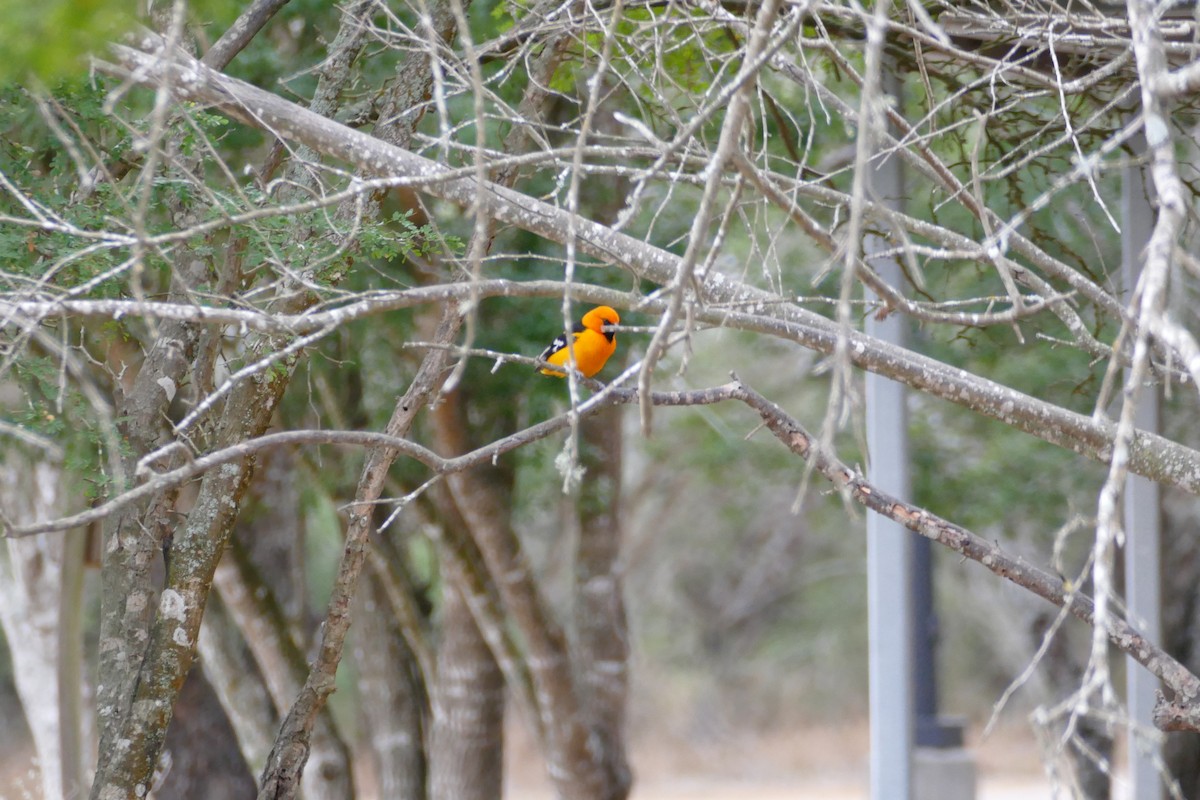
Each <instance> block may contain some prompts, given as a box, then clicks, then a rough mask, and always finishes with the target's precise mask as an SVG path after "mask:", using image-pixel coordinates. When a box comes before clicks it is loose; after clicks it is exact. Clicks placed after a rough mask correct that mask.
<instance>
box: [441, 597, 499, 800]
mask: <svg viewBox="0 0 1200 800" xmlns="http://www.w3.org/2000/svg"><path fill="white" fill-rule="evenodd" d="M443 587H444V588H443V592H442V610H441V629H442V639H441V646H440V647H439V648H438V652H437V662H438V670H437V673H438V678H437V683H436V686H435V689H434V693H433V733H432V742H431V746H430V792H429V796H430V798H431V800H494V799H495V798H497V797H500V796H501V795H502V794H503V778H504V676H503V673H501V671H500V668H499V667H498V666H497V665H496V659H495V657H494V656H493V655H492V652H491V650H490V649H489V648H488V645H487V642H486V641H485V640H484V638H483V636H482V635H480V633H479V627H478V626H477V625H476V624H475V619H474V617H472V615H471V609H470V607H469V606H468V604H467V602H466V600H465V599H464V598H463V596H462V593H461V591H460V590H459V589H458V587H457V586H455V585H454V584H453V582H451V581H445V582H443Z"/></svg>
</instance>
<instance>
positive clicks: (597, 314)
mask: <svg viewBox="0 0 1200 800" xmlns="http://www.w3.org/2000/svg"><path fill="white" fill-rule="evenodd" d="M620 322H621V318H620V317H619V316H618V315H617V312H616V311H614V310H612V309H611V308H609V307H608V306H596V307H595V308H593V309H592V310H591V311H589V312H587V313H586V314H584V315H583V319H582V320H580V321H579V322H577V323H575V328H574V330H573V331H572V333H571V335H572V336H573V337H574V342H573V343H572V344H571V347H570V348H568V347H567V337H566V336H562V335H559V336H558V337H557V338H556V339H555V340H554V341H553V342H551V343H550V346H549V347H547V348H546V349H545V350H543V351H542V355H541V356H540V358H541V359H542V360H543V361H549V362H550V363H551V364H554V365H555V366H559V367H561V366H567V365H569V364H570V362H571V356H570V352H571V351H574V353H575V368H576V369H578V370H579V371H580V372H582V373H583V374H584V375H585V376H587V377H589V378H590V377H592V376H593V375H595V374H596V373H597V372H599V371H600V370H602V369H604V364H605V363H606V362H607V361H608V357H609V356H611V355H612V354H613V353H614V352H616V350H617V333H616V331H606V330H605V329H604V326H605V325H618V324H620ZM537 369H538V372H540V373H542V374H543V375H553V376H554V377H556V378H565V377H566V376H567V373H566V372H562V371H559V370H556V369H550V368H548V367H538V368H537Z"/></svg>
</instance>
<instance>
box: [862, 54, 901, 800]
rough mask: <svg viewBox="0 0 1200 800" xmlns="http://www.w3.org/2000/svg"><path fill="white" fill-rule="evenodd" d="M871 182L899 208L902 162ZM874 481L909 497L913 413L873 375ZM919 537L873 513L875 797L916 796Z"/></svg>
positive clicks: (870, 320) (875, 245) (888, 273)
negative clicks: (912, 589)
mask: <svg viewBox="0 0 1200 800" xmlns="http://www.w3.org/2000/svg"><path fill="white" fill-rule="evenodd" d="M883 80H884V82H883V86H884V90H885V91H886V92H887V93H888V94H890V95H892V96H893V97H899V88H900V82H899V80H897V79H896V77H895V74H894V73H892V72H891V71H890V70H885V73H884V78H883ZM871 178H872V179H871V185H872V188H873V189H874V195H875V196H876V197H877V198H879V199H880V200H882V201H884V202H886V203H890V204H896V203H899V202H900V199H901V198H902V196H903V184H902V175H901V172H900V159H899V158H898V157H895V156H893V157H891V158H885V159H883V160H882V161H881V162H880V163H878V164H877V165H876V166H875V168H874V169H873V170H872V176H871ZM884 246H885V243H884V242H882V241H880V240H878V239H877V238H876V237H872V236H867V237H866V238H865V239H864V241H863V247H864V250H865V254H866V257H867V260H868V263H870V265H871V266H872V267H873V268H874V269H875V270H876V271H878V272H879V274H880V275H881V276H882V277H883V279H884V280H886V281H888V282H889V283H891V284H893V285H897V286H898V285H900V283H901V270H900V264H899V262H898V261H897V260H896V259H895V258H892V257H878V258H876V257H873V256H872V254H873V253H877V252H879V251H880V250H881V249H883V247H884ZM905 324H906V319H905V317H904V316H903V315H902V314H892V315H890V316H888V317H887V318H886V319H882V320H879V319H876V318H875V315H873V314H868V315H867V323H866V330H867V333H869V334H871V335H872V336H877V337H879V338H881V339H886V340H888V341H891V342H896V343H897V344H903V342H904V338H905ZM866 403H867V408H866V413H867V450H868V455H869V458H868V467H867V476H868V478H869V480H870V481H871V482H872V483H874V484H875V485H876V486H878V487H879V488H880V489H882V490H883V491H885V492H888V493H890V494H893V495H895V496H897V497H900V498H908V496H909V494H910V492H909V479H908V415H907V414H906V413H905V408H904V387H902V386H901V385H900V384H898V383H896V382H894V381H892V380H889V379H887V378H884V377H881V376H879V375H876V374H875V373H872V372H868V373H867V376H866ZM912 538H913V534H912V533H910V532H909V531H908V530H907V529H905V528H904V527H903V526H902V525H900V524H899V523H896V522H893V521H891V520H889V519H885V518H884V517H881V516H879V515H878V514H872V513H868V514H867V615H868V619H867V632H868V636H869V637H870V642H869V645H870V647H869V653H870V665H869V675H870V697H869V700H870V709H871V800H909V798H911V796H912V740H913V709H912V658H911V656H910V652H911V651H910V647H911V640H910V636H911V632H912V613H911V608H912V607H911V604H910V598H909V579H908V574H909V562H910V558H911V549H912V548H911V545H912Z"/></svg>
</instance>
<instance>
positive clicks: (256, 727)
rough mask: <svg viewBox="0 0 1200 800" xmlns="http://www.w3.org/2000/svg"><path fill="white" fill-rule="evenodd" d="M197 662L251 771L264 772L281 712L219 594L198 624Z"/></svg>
mask: <svg viewBox="0 0 1200 800" xmlns="http://www.w3.org/2000/svg"><path fill="white" fill-rule="evenodd" d="M199 652H200V666H201V667H202V668H203V669H204V677H205V679H206V680H207V681H208V683H209V685H210V686H212V688H213V689H214V690H215V691H216V694H217V698H218V700H219V701H220V703H221V707H222V708H224V709H225V716H226V717H227V718H228V719H229V724H230V726H231V727H232V729H233V734H234V736H235V737H236V738H237V741H238V749H239V750H240V751H241V753H242V758H244V759H245V761H246V764H247V765H248V766H249V767H250V770H251V772H252V774H253V775H259V774H261V773H262V769H263V766H264V765H265V764H266V763H267V754H268V753H270V752H271V742H272V740H273V739H274V738H275V731H276V730H278V729H279V714H278V712H276V710H275V704H274V703H273V702H272V701H271V695H270V693H269V692H268V691H267V686H266V683H265V682H264V681H263V677H262V673H261V672H259V669H258V665H257V664H255V663H254V658H253V656H251V654H250V651H249V649H248V648H247V647H246V640H245V638H244V637H243V636H242V632H241V630H239V629H238V627H237V625H236V624H234V621H233V619H232V618H231V617H230V615H229V611H228V610H227V609H226V608H225V603H224V602H223V601H222V600H221V598H220V596H219V595H218V596H215V597H210V598H209V599H208V608H207V609H205V611H204V624H202V625H201V626H200V640H199Z"/></svg>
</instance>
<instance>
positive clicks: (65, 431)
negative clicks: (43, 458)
mask: <svg viewBox="0 0 1200 800" xmlns="http://www.w3.org/2000/svg"><path fill="white" fill-rule="evenodd" d="M62 369H63V365H62V364H61V363H60V362H58V361H55V360H54V359H51V358H49V357H39V356H24V357H22V358H20V359H18V360H16V361H15V362H14V363H13V372H14V374H15V376H16V379H17V382H18V384H19V385H21V386H22V387H24V389H25V397H24V403H23V405H20V406H17V407H15V408H13V409H12V411H11V413H12V421H13V422H15V423H16V424H17V425H19V426H21V427H22V428H24V429H26V430H29V431H33V432H36V433H40V434H42V435H43V436H45V437H46V438H47V439H49V440H51V441H54V442H57V443H59V444H60V445H62V446H63V448H64V458H63V468H64V470H65V472H66V474H68V475H80V476H87V478H86V479H85V480H84V496H85V497H87V498H88V499H92V498H96V497H103V496H105V494H106V493H107V490H108V485H109V483H110V482H111V480H112V476H110V475H109V474H107V471H106V470H104V469H103V468H102V463H101V457H102V447H103V446H104V445H105V444H106V443H107V442H106V437H105V431H103V430H101V429H100V426H101V425H104V424H106V423H105V422H104V421H102V420H97V419H96V416H95V409H94V408H92V406H91V404H90V403H89V402H88V400H87V398H85V397H84V395H83V393H82V392H81V391H80V390H79V389H78V388H76V386H75V385H74V384H73V383H71V382H66V383H61V382H62V379H63V376H62Z"/></svg>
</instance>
